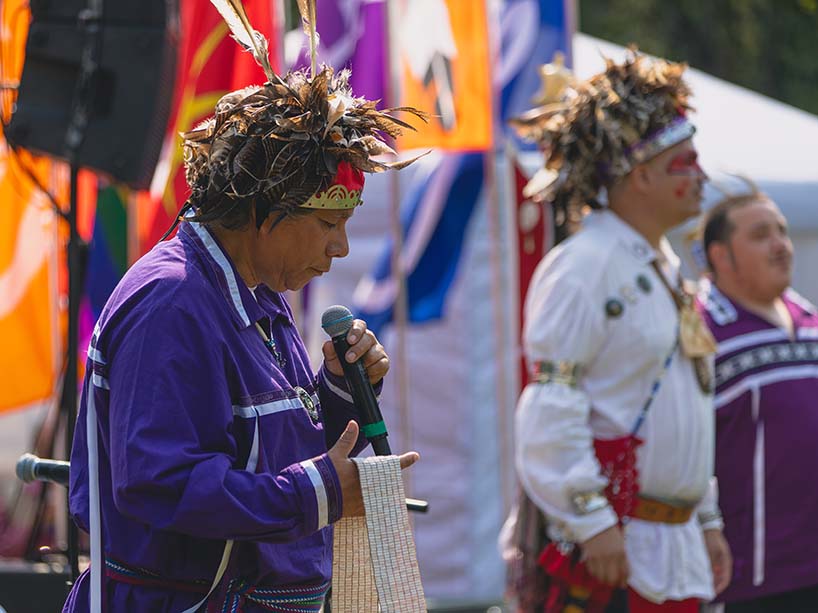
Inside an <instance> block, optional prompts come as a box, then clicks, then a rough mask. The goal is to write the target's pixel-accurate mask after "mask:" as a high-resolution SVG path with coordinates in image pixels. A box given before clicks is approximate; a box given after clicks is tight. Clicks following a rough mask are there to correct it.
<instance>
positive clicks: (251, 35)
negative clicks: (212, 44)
mask: <svg viewBox="0 0 818 613" xmlns="http://www.w3.org/2000/svg"><path fill="white" fill-rule="evenodd" d="M210 1H211V2H212V3H213V6H215V7H216V9H217V10H218V11H219V13H220V14H221V16H222V18H223V19H224V21H225V23H227V27H228V28H230V33H231V34H232V35H233V38H235V39H236V42H238V43H239V44H240V45H241V46H242V47H243V48H244V49H245V51H250V52H251V53H252V54H253V57H254V58H255V60H256V62H258V64H259V66H261V67H262V68H263V69H264V74H265V75H266V76H267V80H268V81H273V80H274V78H275V73H274V72H273V68H272V66H270V52H269V45H268V43H267V39H266V38H264V35H263V34H262V33H261V32H259V31H258V30H255V29H253V26H252V25H251V24H250V20H249V19H248V18H247V12H246V11H245V10H244V5H243V4H242V3H241V0H210Z"/></svg>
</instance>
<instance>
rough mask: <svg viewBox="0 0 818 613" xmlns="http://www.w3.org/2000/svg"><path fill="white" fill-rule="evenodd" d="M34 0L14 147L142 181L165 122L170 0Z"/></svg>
mask: <svg viewBox="0 0 818 613" xmlns="http://www.w3.org/2000/svg"><path fill="white" fill-rule="evenodd" d="M97 3H98V4H99V5H100V6H101V8H102V11H101V13H99V14H95V13H94V12H93V11H91V10H89V8H88V7H89V5H93V4H95V3H94V2H93V0H92V1H91V2H88V0H31V17H32V21H31V26H30V29H29V33H28V40H27V41H26V57H25V64H24V65H23V75H22V78H21V79H20V85H19V91H18V97H17V104H16V107H15V111H14V114H13V115H12V118H11V121H10V123H9V125H8V127H7V129H6V137H7V138H8V140H9V141H10V142H11V143H13V144H14V145H17V146H20V147H23V148H25V149H30V150H32V151H36V152H39V153H45V154H48V155H52V156H56V157H60V158H64V159H68V158H70V157H72V154H73V161H74V162H75V163H76V164H77V165H79V166H85V167H90V168H92V169H94V170H97V171H101V172H103V173H107V174H109V175H111V176H112V177H113V178H114V179H116V180H118V181H121V182H124V183H127V184H129V185H131V186H133V187H147V186H148V185H149V184H150V181H151V178H152V176H153V171H154V168H155V166H156V161H157V159H158V158H159V153H160V150H161V148H162V141H163V139H164V136H165V131H166V128H167V122H168V115H169V113H170V105H171V103H172V99H173V84H174V80H175V76H176V57H177V48H178V40H179V31H178V29H179V15H178V5H177V1H176V0H97Z"/></svg>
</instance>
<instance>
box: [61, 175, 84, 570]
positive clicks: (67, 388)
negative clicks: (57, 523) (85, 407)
mask: <svg viewBox="0 0 818 613" xmlns="http://www.w3.org/2000/svg"><path fill="white" fill-rule="evenodd" d="M78 171H79V168H78V167H77V165H76V163H71V178H70V181H71V185H70V190H71V196H70V200H69V203H68V214H67V220H68V227H69V238H68V342H67V356H66V364H65V379H64V381H63V394H62V397H63V402H64V403H65V414H66V420H67V423H66V428H65V433H66V440H65V453H66V460H68V459H70V457H71V445H72V443H73V441H74V425H75V423H76V421H77V352H78V349H79V347H78V346H79V338H78V324H79V306H80V296H81V293H82V288H81V287H80V284H81V279H82V276H83V275H82V272H81V270H80V267H81V265H82V261H81V253H80V252H81V246H80V236H79V230H78V228H77V174H78ZM68 562H69V564H70V566H71V583H72V584H73V583H74V581H76V580H77V577H79V574H80V570H79V531H78V530H77V525H76V524H75V523H74V522H73V521H71V513H70V511H68Z"/></svg>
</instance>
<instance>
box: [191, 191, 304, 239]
mask: <svg viewBox="0 0 818 613" xmlns="http://www.w3.org/2000/svg"><path fill="white" fill-rule="evenodd" d="M253 210H255V219H256V228H261V224H263V223H264V220H265V219H267V217H268V216H270V215H273V214H277V217H278V219H277V221H276V223H278V222H279V221H281V219H283V218H285V217H302V216H304V215H309V214H310V213H311V212H312V211H313V209H307V208H299V207H295V208H293V207H289V208H284V207H282V206H279V205H278V204H277V203H275V202H272V201H271V199H270V197H269V196H268V195H266V194H254V195H252V196H248V197H246V198H230V197H228V196H226V195H222V196H221V197H218V198H215V199H213V200H205V201H204V202H203V203H202V204H201V205H199V206H198V207H197V215H196V221H198V222H199V223H203V224H218V225H221V226H223V227H224V228H226V229H228V230H240V229H242V228H245V227H247V225H249V224H250V221H251V219H252V215H251V211H253Z"/></svg>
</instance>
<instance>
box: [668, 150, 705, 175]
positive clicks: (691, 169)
mask: <svg viewBox="0 0 818 613" xmlns="http://www.w3.org/2000/svg"><path fill="white" fill-rule="evenodd" d="M666 170H667V173H668V174H671V175H690V174H700V173H701V174H704V172H703V171H702V169H701V166H699V154H698V153H696V152H695V151H685V152H684V153H680V154H679V155H677V156H676V157H674V158H673V159H672V160H670V162H669V163H668V165H667V168H666Z"/></svg>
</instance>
